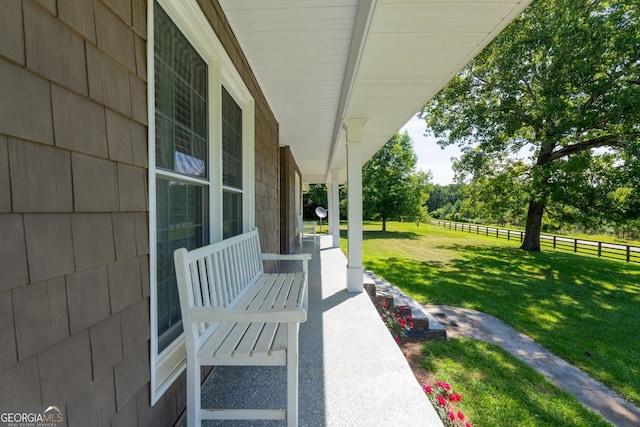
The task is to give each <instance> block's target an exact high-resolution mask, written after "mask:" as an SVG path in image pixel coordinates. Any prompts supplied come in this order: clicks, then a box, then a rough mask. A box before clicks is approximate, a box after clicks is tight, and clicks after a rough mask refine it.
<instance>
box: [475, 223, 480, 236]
mask: <svg viewBox="0 0 640 427" xmlns="http://www.w3.org/2000/svg"><path fill="white" fill-rule="evenodd" d="M476 234H480V226H479V225H476Z"/></svg>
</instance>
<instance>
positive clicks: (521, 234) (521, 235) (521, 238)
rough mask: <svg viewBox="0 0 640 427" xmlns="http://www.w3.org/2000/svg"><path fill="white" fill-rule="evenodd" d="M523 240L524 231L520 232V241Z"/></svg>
mask: <svg viewBox="0 0 640 427" xmlns="http://www.w3.org/2000/svg"><path fill="white" fill-rule="evenodd" d="M523 241H524V231H521V232H520V243H522V242H523Z"/></svg>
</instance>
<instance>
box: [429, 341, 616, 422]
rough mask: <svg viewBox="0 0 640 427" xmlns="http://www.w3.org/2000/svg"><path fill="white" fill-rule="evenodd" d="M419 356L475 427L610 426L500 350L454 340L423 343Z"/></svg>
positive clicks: (471, 342) (457, 408) (541, 376)
mask: <svg viewBox="0 0 640 427" xmlns="http://www.w3.org/2000/svg"><path fill="white" fill-rule="evenodd" d="M423 352H424V353H425V355H426V357H425V360H424V362H423V366H424V367H425V368H426V369H427V370H429V371H430V372H433V373H434V374H435V376H436V379H437V380H440V381H444V382H447V383H449V384H450V385H451V386H452V390H453V391H454V392H456V393H460V395H461V396H462V401H460V402H457V403H456V404H455V405H456V410H459V411H462V412H463V413H464V415H465V418H466V419H468V420H470V421H471V423H472V424H473V426H474V427H488V426H500V427H502V426H519V427H527V426H530V427H539V426H549V427H560V426H563V427H564V426H575V427H578V426H583V427H595V426H610V424H609V423H607V422H606V421H605V420H604V419H602V418H601V417H600V416H599V415H597V414H595V413H594V412H591V411H589V410H587V409H586V408H585V407H584V406H582V405H581V404H580V403H579V402H578V401H577V400H576V399H574V398H573V396H570V395H569V394H567V393H565V392H563V391H562V390H560V389H559V388H558V387H556V386H555V385H554V384H552V383H551V381H549V380H547V379H546V378H545V377H544V376H543V375H541V374H539V373H537V372H536V371H534V370H533V369H532V368H530V367H529V366H527V365H526V364H525V363H523V362H521V361H520V360H518V359H516V358H514V357H513V356H511V355H510V354H508V353H507V352H506V351H504V350H502V349H501V348H500V347H498V346H495V345H492V344H488V343H485V342H480V341H476V340H471V339H466V338H453V339H449V340H447V341H430V342H427V343H425V344H424V346H423ZM454 413H455V412H454Z"/></svg>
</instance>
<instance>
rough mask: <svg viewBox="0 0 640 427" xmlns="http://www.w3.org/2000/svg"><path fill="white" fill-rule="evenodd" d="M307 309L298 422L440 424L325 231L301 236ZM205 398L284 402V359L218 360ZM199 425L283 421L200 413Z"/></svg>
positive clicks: (209, 402) (209, 401) (230, 402)
mask: <svg viewBox="0 0 640 427" xmlns="http://www.w3.org/2000/svg"><path fill="white" fill-rule="evenodd" d="M301 251H302V252H309V253H312V255H313V259H312V261H311V263H310V265H309V268H310V271H309V313H308V318H307V321H306V322H305V323H303V324H302V325H301V327H300V362H299V372H300V384H299V387H300V389H299V425H300V426H382V425H411V426H417V425H424V426H441V425H442V422H441V421H440V419H439V418H438V415H437V414H436V412H435V410H434V409H433V407H432V406H431V403H430V402H429V400H428V399H427V397H426V395H425V394H424V392H423V391H422V389H421V387H420V385H419V384H418V382H417V381H416V379H415V377H414V376H413V373H412V371H411V369H410V367H409V364H408V363H407V361H406V359H405V357H404V355H403V354H402V352H401V351H400V349H399V347H398V346H397V344H396V343H395V341H394V340H393V338H392V337H391V335H390V334H389V332H388V331H387V329H386V327H385V325H384V324H383V322H382V321H381V320H380V318H379V316H378V313H377V312H376V309H375V308H374V306H373V304H372V303H371V300H370V299H369V297H368V296H367V294H366V293H348V292H347V291H346V282H347V272H346V269H345V266H346V263H347V259H346V257H345V256H344V254H343V253H342V252H341V250H340V249H339V248H335V247H333V239H332V236H330V235H328V236H327V235H321V236H319V238H318V242H317V243H316V244H314V242H313V240H312V239H305V240H304V241H303V245H302V249H301ZM202 393H203V404H204V406H215V407H224V406H227V407H229V406H235V407H243V406H244V407H264V408H277V407H284V406H285V402H286V371H285V368H284V367H246V366H242V367H225V366H220V367H216V368H215V369H214V371H213V372H212V373H211V375H210V376H209V377H208V379H207V380H206V381H205V382H204V384H203V386H202ZM203 425H206V426H214V425H225V426H229V425H237V426H246V425H261V426H262V425H266V426H270V425H273V426H278V425H286V422H285V421H263V420H261V421H254V422H251V421H236V422H233V421H232V422H230V421H224V422H215V421H205V422H203Z"/></svg>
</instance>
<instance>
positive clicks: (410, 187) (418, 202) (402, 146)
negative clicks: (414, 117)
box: [362, 132, 431, 231]
mask: <svg viewBox="0 0 640 427" xmlns="http://www.w3.org/2000/svg"><path fill="white" fill-rule="evenodd" d="M416 162H417V156H416V154H415V152H414V151H413V146H412V142H411V137H410V136H409V134H408V133H407V132H405V133H403V134H395V135H394V136H393V137H392V138H391V139H390V140H389V141H388V142H387V143H386V144H385V145H384V146H383V147H382V148H381V149H380V150H379V151H378V152H377V153H376V154H375V155H374V156H373V157H372V158H371V159H370V160H369V161H368V162H367V163H366V164H365V165H364V167H363V168H362V197H363V201H364V203H363V211H364V212H363V214H364V217H365V218H367V219H381V220H382V229H383V231H385V230H386V222H387V220H390V219H395V220H400V219H404V220H410V221H414V220H415V221H418V222H419V221H420V220H421V219H423V217H424V216H425V214H426V212H425V211H424V207H423V206H424V204H425V202H426V201H427V199H428V197H429V191H430V189H431V184H430V183H429V180H430V178H431V177H430V175H429V174H428V173H425V172H416V171H415V167H416Z"/></svg>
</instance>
